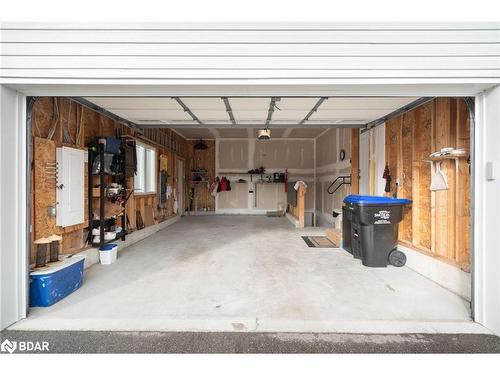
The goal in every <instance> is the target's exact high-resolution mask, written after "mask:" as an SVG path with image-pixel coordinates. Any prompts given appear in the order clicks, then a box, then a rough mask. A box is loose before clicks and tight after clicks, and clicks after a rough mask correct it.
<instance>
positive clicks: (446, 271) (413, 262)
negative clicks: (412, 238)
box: [398, 244, 471, 301]
mask: <svg viewBox="0 0 500 375" xmlns="http://www.w3.org/2000/svg"><path fill="white" fill-rule="evenodd" d="M398 249H399V250H401V251H402V252H404V253H405V254H406V259H407V260H406V266H407V267H409V268H411V269H412V270H413V271H415V272H417V273H419V274H421V275H422V276H425V277H427V278H428V279H430V280H432V281H434V282H435V283H437V284H439V285H441V286H442V287H444V288H446V289H448V290H450V291H451V292H453V293H455V294H457V295H459V296H460V297H462V298H464V299H466V300H467V301H470V300H471V274H470V273H467V272H464V271H462V270H461V269H459V268H458V267H455V266H452V265H451V264H448V263H445V262H443V261H441V260H439V259H437V258H433V257H431V256H428V255H425V254H422V253H420V252H418V251H416V250H413V249H410V248H408V247H406V246H404V245H400V244H398Z"/></svg>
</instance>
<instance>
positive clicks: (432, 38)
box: [0, 23, 500, 83]
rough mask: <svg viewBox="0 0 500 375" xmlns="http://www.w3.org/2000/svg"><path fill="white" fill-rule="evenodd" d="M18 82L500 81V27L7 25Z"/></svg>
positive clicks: (6, 73)
mask: <svg viewBox="0 0 500 375" xmlns="http://www.w3.org/2000/svg"><path fill="white" fill-rule="evenodd" d="M0 32H1V52H0V53H1V57H0V58H1V67H2V70H1V76H0V83H4V82H10V81H13V80H16V79H25V80H28V79H57V80H62V81H69V80H75V79H81V80H90V79H120V80H124V81H125V82H129V81H134V80H148V79H164V80H168V79H172V80H173V79H175V80H177V79H182V80H185V79H332V80H349V79H366V80H374V79H389V80H390V79H394V80H396V79H399V80H401V79H437V78H449V79H456V78H464V79H483V80H493V81H495V80H499V79H500V23H479V24H468V23H467V24H465V23H460V24H311V25H307V24H278V25H276V24H273V25H267V24H238V25H234V24H220V25H203V24H199V25H196V24H188V25H185V24H161V25H158V24H152V25H151V24H131V25H111V26H110V25H89V26H85V25H78V26H77V27H75V26H71V25H57V24H3V25H2V26H1V28H0Z"/></svg>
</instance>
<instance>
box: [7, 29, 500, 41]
mask: <svg viewBox="0 0 500 375" xmlns="http://www.w3.org/2000/svg"><path fill="white" fill-rule="evenodd" d="M167 28H168V26H167ZM394 30H397V32H394ZM3 35H4V36H3V38H2V39H3V41H4V42H24V43H26V42H44V41H53V42H80V43H82V42H86V43H95V42H99V43H106V42H107V43H109V42H115V43H116V42H142V43H144V42H148V43H158V42H162V43H186V42H191V43H263V42H264V43H287V42H293V43H325V42H326V43H404V44H406V43H454V42H462V43H463V42H467V43H477V42H498V38H499V35H498V26H497V27H496V30H495V29H490V30H477V29H476V30H473V29H470V30H459V29H449V30H426V32H422V30H402V29H398V27H397V26H392V27H391V26H388V29H387V30H369V29H367V30H359V29H358V30H355V29H351V30H349V29H348V27H347V26H346V29H344V30H328V27H325V28H324V29H316V30H314V29H297V28H295V29H288V30H280V29H278V28H275V29H274V30H269V29H268V30H265V29H261V30H259V29H258V28H255V29H252V30H238V29H234V28H231V27H227V28H225V29H223V30H210V29H208V28H207V29H192V30H182V29H175V26H174V27H171V29H170V30H145V29H143V28H139V29H136V30H126V29H122V30H117V29H114V30H113V29H107V30H97V29H93V30H74V29H70V30H64V29H61V30H40V29H38V30H29V29H25V30H11V29H5V31H4V33H3Z"/></svg>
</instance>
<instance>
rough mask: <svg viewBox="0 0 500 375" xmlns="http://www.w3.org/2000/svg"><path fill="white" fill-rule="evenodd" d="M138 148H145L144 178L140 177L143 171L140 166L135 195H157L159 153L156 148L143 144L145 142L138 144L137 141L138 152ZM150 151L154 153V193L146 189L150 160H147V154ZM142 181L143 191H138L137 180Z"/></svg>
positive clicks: (135, 178) (143, 160)
mask: <svg viewBox="0 0 500 375" xmlns="http://www.w3.org/2000/svg"><path fill="white" fill-rule="evenodd" d="M137 147H142V148H143V158H142V163H143V164H142V171H143V173H142V176H139V172H140V171H141V169H140V167H139V165H138V167H137V174H136V175H134V195H136V196H137V195H156V194H157V192H158V187H157V185H158V174H157V167H158V161H157V160H156V159H157V157H158V151H157V149H156V147H154V146H151V145H149V144H147V143H143V142H137V141H136V152H137ZM148 151H152V152H153V158H152V162H153V163H154V165H153V167H152V169H153V170H152V173H153V176H152V177H153V181H152V182H153V184H152V188H153V190H152V191H146V187H147V185H148V184H147V181H146V180H147V176H148V173H147V168H148V158H147V156H146V155H147V153H148ZM139 159H140V158H139V157H137V163H139ZM138 178H139V179H141V182H142V184H141V190H136V180H137V179H138Z"/></svg>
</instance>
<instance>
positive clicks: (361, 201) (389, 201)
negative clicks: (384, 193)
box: [344, 194, 412, 206]
mask: <svg viewBox="0 0 500 375" xmlns="http://www.w3.org/2000/svg"><path fill="white" fill-rule="evenodd" d="M411 202H412V201H411V200H409V199H404V198H390V197H378V196H374V195H356V194H351V195H348V196H347V197H345V198H344V203H352V204H357V205H359V206H395V205H405V204H410V203H411Z"/></svg>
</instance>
